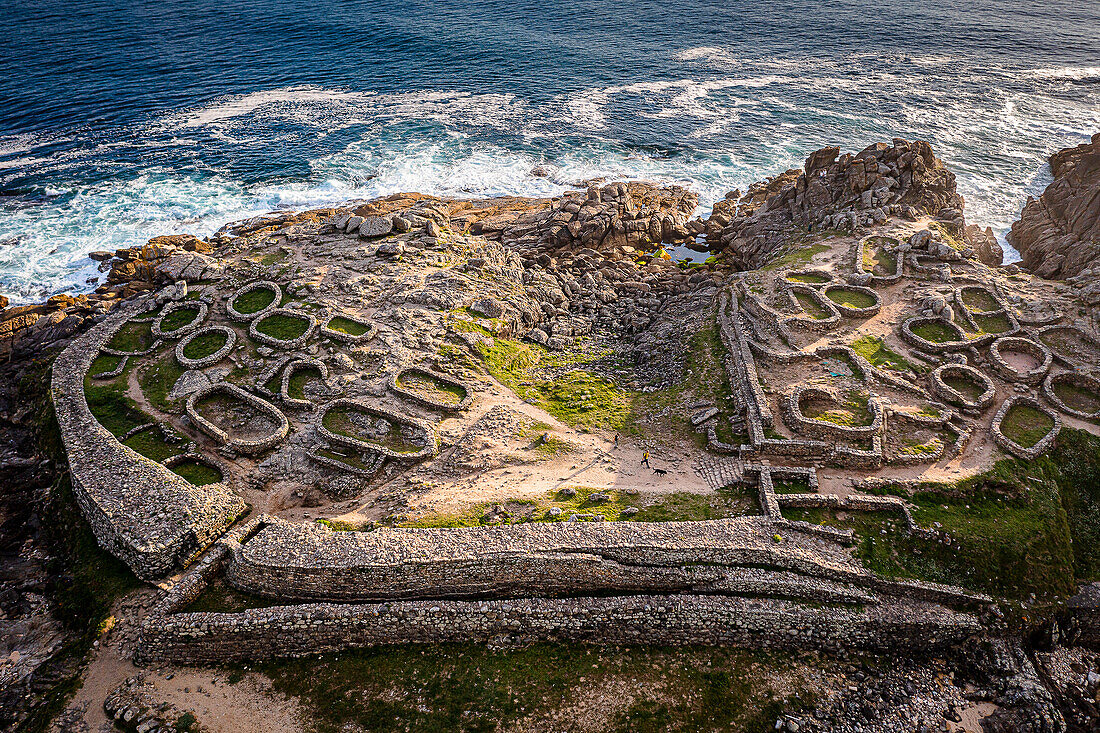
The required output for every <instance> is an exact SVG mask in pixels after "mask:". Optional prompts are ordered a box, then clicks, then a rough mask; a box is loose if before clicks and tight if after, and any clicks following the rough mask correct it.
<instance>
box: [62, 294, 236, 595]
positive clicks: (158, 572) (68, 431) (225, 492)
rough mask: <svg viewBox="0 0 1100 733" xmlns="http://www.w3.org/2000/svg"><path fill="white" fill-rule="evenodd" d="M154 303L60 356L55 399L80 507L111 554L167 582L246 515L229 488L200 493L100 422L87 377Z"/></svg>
mask: <svg viewBox="0 0 1100 733" xmlns="http://www.w3.org/2000/svg"><path fill="white" fill-rule="evenodd" d="M149 306H150V303H149V300H148V299H141V300H137V301H135V302H134V303H131V304H127V305H124V306H121V307H120V308H119V309H118V311H117V312H115V313H114V314H112V315H111V316H110V317H109V318H108V319H106V320H104V321H103V322H102V323H99V324H98V325H96V326H95V327H94V328H92V329H91V330H89V331H88V332H87V333H86V334H84V335H83V336H82V337H80V338H79V339H76V340H75V341H73V342H72V343H71V344H70V345H69V346H68V348H66V349H65V351H63V352H62V353H61V355H60V356H58V357H57V360H56V361H55V362H54V365H53V377H52V384H51V386H52V397H53V402H54V409H55V411H56V413H57V422H58V424H59V426H60V428H61V439H62V441H63V442H64V445H65V451H66V453H67V454H68V459H69V469H70V471H71V473H72V478H73V490H74V492H75V494H76V497H77V501H78V502H79V503H80V507H81V509H82V510H83V512H84V516H85V517H86V518H87V519H88V523H89V524H90V525H91V527H92V531H93V532H94V533H95V536H96V539H97V540H98V541H99V543H100V545H102V546H103V547H104V548H105V549H106V550H108V551H109V552H111V553H112V554H113V555H115V556H116V557H118V558H120V559H121V560H122V561H123V562H125V563H126V564H127V565H129V566H130V568H131V569H132V570H133V571H134V573H135V574H136V575H137V576H138V577H140V578H143V579H153V578H159V577H161V576H163V575H165V574H166V573H168V572H170V571H171V570H172V569H173V568H174V567H177V566H181V565H183V564H184V563H185V562H186V561H187V560H188V559H189V558H191V557H193V556H194V555H195V554H196V553H198V552H200V551H201V550H203V549H204V548H205V547H207V546H208V545H209V544H210V543H211V542H212V541H213V540H214V539H216V538H217V537H218V535H220V534H221V533H222V532H223V531H224V530H225V528H226V527H227V526H229V525H230V524H231V523H232V522H233V520H234V519H236V517H237V516H239V515H240V514H241V512H243V511H244V508H245V505H244V502H243V501H242V500H241V499H240V498H239V497H238V496H236V495H234V494H233V493H232V492H231V491H230V490H229V488H228V487H226V486H225V485H224V484H220V483H219V484H211V485H209V486H202V487H197V486H194V485H192V484H190V483H188V482H187V481H185V480H184V479H182V478H180V477H179V476H177V475H176V474H174V473H172V471H170V470H169V469H167V468H165V467H164V466H162V465H160V464H159V463H155V462H154V461H151V460H150V459H148V458H146V457H145V456H143V455H141V454H140V453H137V452H136V451H134V450H132V449H130V448H128V447H126V446H124V445H122V443H120V442H119V441H118V440H117V439H116V438H115V436H113V435H112V434H111V433H110V432H109V431H108V430H107V429H106V428H104V427H103V426H102V425H100V424H99V421H98V420H96V418H95V416H94V415H92V412H91V410H90V409H89V408H88V402H87V399H86V398H85V396H84V375H85V374H87V373H88V370H89V368H90V367H91V364H92V361H93V360H94V359H95V357H96V356H97V355H98V354H99V350H100V348H101V347H102V346H103V345H104V344H105V343H107V341H108V340H109V339H110V338H111V337H112V336H113V335H114V334H115V332H116V331H118V329H119V328H121V327H122V325H123V324H124V323H125V322H126V321H127V320H129V318H130V317H132V316H134V315H137V314H138V313H140V312H142V311H143V310H147V309H148V308H149Z"/></svg>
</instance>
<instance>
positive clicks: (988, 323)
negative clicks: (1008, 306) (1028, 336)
mask: <svg viewBox="0 0 1100 733" xmlns="http://www.w3.org/2000/svg"><path fill="white" fill-rule="evenodd" d="M972 317H973V319H974V324H975V325H977V327H978V328H979V329H981V332H982V333H1005V332H1007V331H1011V330H1012V324H1011V323H1010V322H1009V320H1008V318H1006V317H1005V316H1004V315H1003V314H1001V313H997V314H995V315H990V316H983V315H980V314H977V315H974V316H972Z"/></svg>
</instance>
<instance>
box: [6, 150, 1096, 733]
mask: <svg viewBox="0 0 1100 733" xmlns="http://www.w3.org/2000/svg"><path fill="white" fill-rule="evenodd" d="M1098 145H1100V141H1098V140H1097V139H1096V138H1094V140H1093V142H1092V143H1091V145H1084V146H1080V147H1078V148H1076V149H1072V150H1068V151H1062V152H1061V153H1058V154H1057V155H1055V156H1054V157H1053V158H1052V161H1051V166H1052V171H1053V173H1054V176H1055V181H1054V183H1053V184H1052V185H1051V186H1050V187H1049V188H1048V189H1047V191H1046V192H1045V193H1044V194H1043V196H1042V197H1041V198H1040V199H1039V200H1034V201H1029V202H1028V204H1027V206H1026V207H1025V209H1024V211H1023V214H1022V215H1021V220H1020V221H1019V222H1017V224H1016V225H1015V226H1014V227H1013V233H1012V239H1011V241H1012V242H1013V244H1014V246H1016V247H1017V248H1018V249H1019V250H1020V252H1021V254H1022V255H1023V257H1024V261H1023V263H1022V266H1021V265H1015V264H1008V265H1006V264H1003V253H1002V252H1001V248H1000V246H999V245H998V244H997V241H996V239H995V237H994V236H993V233H992V232H991V231H990V230H988V229H982V228H980V227H978V226H976V225H973V224H968V223H967V221H966V218H965V202H964V201H963V199H962V197H961V196H960V195H959V194H958V192H957V191H956V188H955V178H954V175H953V174H952V173H951V172H950V170H949V169H948V167H947V166H946V165H945V164H944V162H943V161H941V160H939V159H938V158H936V156H935V155H934V152H933V151H932V149H931V147H930V146H929V145H928V144H927V143H925V142H908V141H905V140H900V139H896V140H894V141H892V143H890V144H878V145H873V146H870V147H868V148H866V149H865V150H862V151H860V152H858V153H854V154H853V153H842V152H841V151H840V150H839V149H837V148H824V149H822V150H819V151H817V152H815V153H813V154H812V155H810V156H809V157H808V158H807V160H806V163H805V165H804V168H803V169H801V170H790V171H786V172H783V173H781V174H779V175H777V176H776V177H774V178H771V179H768V180H765V181H761V182H759V183H757V184H754V185H752V186H750V187H749V189H748V190H747V192H746V193H744V194H743V195H742V194H741V193H740V192H738V191H732V192H730V193H729V194H728V195H727V196H726V197H725V198H724V199H723V200H722V201H720V202H719V203H717V204H715V205H714V207H713V210H712V211H711V212H710V215H709V216H708V217H706V218H697V217H696V216H695V212H696V209H697V208H698V197H697V196H696V195H695V194H694V193H692V192H691V191H689V190H686V189H684V188H681V187H678V186H672V185H661V184H654V183H647V182H638V181H632V182H606V181H597V182H590V183H589V184H588V185H586V186H584V187H580V188H578V189H577V190H572V191H568V192H566V193H564V194H563V195H561V196H556V197H552V198H545V199H531V198H519V197H502V198H492V199H444V198H438V197H432V196H424V195H420V194H416V193H407V194H396V195H393V196H389V197H386V198H382V199H377V200H372V201H357V202H349V203H347V204H343V205H340V206H337V207H332V208H327V209H320V210H312V211H305V212H292V213H288V212H277V213H272V214H269V215H266V216H262V217H257V218H255V219H251V220H248V221H244V222H234V223H231V224H227V225H226V226H225V227H223V228H222V229H221V230H219V231H218V232H217V233H215V234H214V235H212V236H211V237H209V238H205V239H200V238H198V237H194V236H190V235H172V236H163V237H157V238H155V239H153V240H151V241H149V242H148V243H146V244H143V245H139V246H135V247H131V248H127V249H121V250H118V251H117V252H99V253H92V257H93V258H94V259H96V260H99V261H100V262H101V271H102V272H103V274H104V279H105V282H104V284H103V285H101V286H100V287H98V288H97V289H96V290H95V292H93V293H88V294H82V295H77V296H68V295H62V296H55V297H53V298H50V299H49V300H48V301H47V302H46V303H44V304H40V305H33V306H17V307H6V308H4V310H3V311H2V312H0V319H2V320H0V336H2V339H0V357H2V358H3V360H4V361H3V366H2V367H0V418H2V421H0V430H2V431H3V435H4V437H5V441H4V443H3V446H4V447H3V450H4V455H3V460H2V462H0V463H2V466H3V469H2V470H3V472H4V479H6V481H5V483H6V485H7V486H8V487H9V491H8V492H7V493H6V494H5V495H4V497H3V504H0V511H2V519H3V525H2V526H3V542H4V545H3V546H4V548H5V553H4V555H3V573H4V583H3V593H2V594H0V608H2V609H3V616H2V618H0V628H3V629H4V634H3V636H4V638H5V639H7V640H8V641H7V642H6V644H7V647H6V648H4V649H0V687H2V691H0V695H2V697H0V709H2V710H3V711H4V712H3V713H2V714H0V725H5V726H15V725H16V724H22V725H24V726H30V725H41V726H46V725H47V721H49V720H50V719H53V721H54V722H53V726H54V729H55V730H101V729H102V730H110V729H112V726H115V727H117V728H118V729H122V730H139V731H143V732H144V731H157V730H171V729H177V730H183V729H186V727H180V726H187V725H193V726H198V727H197V728H193V729H210V730H218V729H225V728H224V726H225V725H227V723H226V722H225V721H226V720H228V718H224V717H218V715H220V714H221V713H217V712H216V711H214V710H213V708H210V709H207V708H203V710H202V711H199V714H197V715H196V714H193V713H192V712H189V711H190V710H192V708H191V707H190V705H191V704H192V702H193V701H192V700H191V698H189V697H188V696H189V695H191V689H192V685H197V683H196V682H195V680H198V679H202V680H203V686H204V687H206V688H207V692H206V693H203V694H204V695H206V697H209V694H208V693H209V689H210V687H211V686H213V684H214V680H216V679H217V678H218V677H219V676H222V677H224V676H225V673H224V669H225V668H219V667H217V666H214V667H211V666H210V665H211V664H212V663H220V664H228V663H232V664H236V665H241V664H249V663H251V664H263V663H264V662H265V660H268V659H270V658H272V657H302V656H307V657H308V655H310V654H316V653H324V652H327V653H337V652H345V651H347V650H349V649H361V648H375V647H380V646H381V647H388V646H390V645H398V646H397V647H395V651H393V652H392V654H394V655H399V654H402V653H404V652H403V651H401V650H403V649H407V645H409V644H416V643H439V642H460V641H461V642H465V643H467V644H471V645H473V646H478V645H481V644H485V643H487V644H489V645H490V647H492V648H493V649H496V650H499V651H498V652H497V654H499V655H503V656H502V658H504V659H513V658H518V657H515V656H512V657H510V656H508V655H522V654H523V650H524V649H528V648H531V645H538V644H553V645H560V648H562V649H574V648H578V647H577V645H589V644H595V645H596V646H595V648H596V649H598V650H601V651H596V652H594V654H595V655H596V656H597V657H599V655H607V656H606V658H607V659H610V658H611V655H617V654H619V653H620V651H619V650H618V649H617V647H616V646H615V645H625V646H626V647H627V648H634V647H636V646H637V645H642V646H643V647H645V648H648V647H649V646H651V645H654V644H657V645H671V646H685V647H689V648H696V647H698V646H699V645H703V646H704V647H705V646H707V645H714V646H717V647H726V646H732V647H736V648H738V649H746V650H763V651H764V652H766V653H769V654H772V653H774V654H779V655H784V656H782V663H781V666H782V668H783V670H784V672H783V675H781V676H783V677H784V679H783V680H780V679H779V678H778V677H774V675H772V673H771V672H769V673H768V674H764V675H755V676H754V679H753V680H751V681H745V682H744V684H745V685H747V687H746V688H745V689H746V690H749V691H748V692H745V693H744V694H745V695H747V696H748V697H747V698H745V699H743V700H741V702H739V703H737V705H741V706H742V707H737V705H733V704H732V703H731V707H730V712H729V713H728V714H729V716H730V717H729V718H728V719H725V722H724V723H723V724H724V725H726V726H727V727H737V726H749V725H755V724H758V723H760V724H765V725H767V726H768V727H769V728H772V727H775V728H776V729H784V730H789V731H798V730H809V731H816V730H821V731H825V730H828V731H855V730H898V731H912V730H977V727H976V726H977V725H978V721H979V720H981V725H982V729H983V730H985V731H1036V732H1039V731H1042V732H1044V733H1045V732H1047V731H1065V730H1092V729H1095V724H1096V720H1097V719H1098V718H1097V705H1098V703H1097V695H1098V694H1100V657H1098V650H1100V641H1098V640H1100V610H1098V606H1100V604H1098V603H1097V601H1096V597H1097V595H1098V593H1097V591H1096V586H1095V585H1092V584H1093V583H1094V582H1096V581H1098V580H1100V556H1097V555H1096V554H1095V553H1096V546H1097V544H1096V543H1097V542H1100V535H1097V534H1096V531H1095V529H1094V528H1095V527H1096V526H1100V509H1098V508H1097V507H1100V437H1098V436H1100V333H1098V326H1100V319H1098V311H1097V305H1098V304H1100V297H1094V296H1095V294H1096V292H1100V291H1096V290H1095V287H1094V285H1095V280H1096V278H1095V277H1093V274H1092V273H1094V272H1095V271H1094V270H1093V269H1090V268H1093V267H1100V264H1097V259H1096V258H1097V254H1098V253H1100V239H1098V237H1097V232H1098V231H1100V209H1098V205H1097V202H1098V201H1100V194H1098V189H1097V184H1098V180H1100V165H1098V164H1097V161H1098V160H1100V151H1098V149H1097V146H1098ZM670 245H679V246H689V247H691V248H693V249H696V250H700V251H706V252H708V253H709V255H710V257H709V258H708V260H707V261H706V263H703V264H695V265H689V264H685V263H677V262H674V261H673V260H672V258H670V257H669V255H668V254H667V252H666V249H665V248H666V247H668V246H670ZM1056 279H1064V280H1067V282H1057V281H1056ZM555 648H557V647H555ZM590 648H591V647H589V649H590ZM612 649H615V651H612ZM372 653H373V652H372ZM379 653H382V652H379ZM456 653H459V652H456ZM461 653H465V652H461ZM563 653H573V652H563ZM592 653H593V652H591V651H583V652H577V654H582V655H587V654H592ZM630 653H637V654H652V652H650V651H637V652H630ZM663 653H664V652H662V654H663ZM697 653H698V652H696V651H686V650H685V651H684V652H683V654H684V655H685V656H684V657H683V658H684V659H688V658H692V657H691V655H693V654H697ZM748 653H755V652H746V654H748ZM395 658H396V657H395ZM616 658H617V657H616ZM648 658H649V657H647V659H648ZM753 659H754V660H755V661H753V662H752V664H756V665H762V666H763V668H767V669H769V670H773V671H774V670H778V669H779V666H775V665H777V664H779V663H778V662H774V660H773V663H771V664H773V666H772V667H768V664H770V663H769V662H766V661H761V660H762V659H764V658H763V657H760V658H755V657H754V658H753ZM308 663H309V662H308V661H307V662H296V664H308ZM327 663H328V662H326V664H327ZM662 663H664V662H662ZM739 663H740V662H739ZM288 664H289V663H288ZM708 664H709V662H708ZM190 665H200V666H198V667H193V666H190ZM583 666H584V667H587V668H592V667H596V668H599V667H600V665H599V664H596V665H592V664H591V662H587V663H586V664H585V665H583ZM645 666H649V665H648V664H647V665H645ZM653 668H654V669H659V668H660V665H659V664H657V663H654V665H653ZM234 669H235V670H237V671H236V672H234V673H233V674H232V675H230V676H231V677H233V676H235V675H242V676H245V677H247V683H248V685H250V687H249V688H248V689H249V690H250V691H249V692H243V691H240V690H238V691H234V692H231V693H226V694H228V696H227V697H225V703H224V704H225V705H226V706H228V707H234V706H236V707H240V706H241V705H244V704H246V703H247V704H248V705H251V704H256V705H261V704H263V705H266V704H270V702H271V700H272V699H274V698H273V697H272V695H271V694H270V690H269V689H268V688H267V687H265V685H270V684H271V682H270V680H271V679H276V678H278V679H282V680H283V681H284V682H285V677H279V673H277V672H272V671H271V670H269V672H268V673H265V674H268V676H263V675H260V674H258V673H256V672H254V671H249V672H247V673H245V672H244V671H242V670H244V669H248V668H247V667H244V668H240V667H234ZM608 669H610V667H609V668H608ZM727 673H728V674H735V670H724V671H723V674H727ZM598 674H599V675H605V674H606V675H608V676H600V677H598V679H599V683H598V684H606V685H608V686H609V687H608V688H607V689H619V693H618V694H613V695H608V694H607V692H606V689H604V690H603V691H600V692H599V694H598V695H596V694H595V693H592V692H591V690H592V689H594V684H593V683H590V682H586V681H585V679H584V678H580V679H578V680H574V681H572V682H571V683H570V684H569V685H568V687H569V688H570V690H571V691H570V692H569V693H568V694H566V695H565V697H563V700H565V701H566V702H564V703H563V705H572V706H574V708H575V710H576V711H580V713H581V714H579V715H569V714H565V713H563V712H562V710H561V709H551V708H550V707H547V706H546V705H545V704H543V703H539V704H535V703H534V702H533V703H532V705H534V708H535V709H532V710H530V711H525V712H524V714H523V715H520V713H519V712H518V711H514V712H512V713H508V714H507V715H506V716H504V717H500V718H495V719H494V720H495V724H500V725H501V726H504V725H505V724H507V725H512V726H513V727H515V728H517V729H525V730H550V729H554V730H558V729H568V730H602V729H606V728H608V727H609V726H611V725H612V723H613V722H614V721H619V722H620V723H621V722H622V720H625V719H626V718H623V717H622V716H627V717H628V718H629V716H630V715H640V714H641V713H640V712H638V711H640V710H642V709H645V708H647V706H648V707H652V706H651V705H650V703H649V698H650V697H652V696H654V695H656V696H658V697H660V696H661V695H666V696H667V695H668V694H669V691H668V690H667V689H664V688H662V687H661V685H662V684H663V683H661V682H660V681H659V679H658V677H659V675H658V674H657V673H655V674H654V675H652V677H653V678H652V679H649V678H647V677H646V675H645V674H641V675H640V677H637V678H633V681H632V682H631V683H630V688H629V689H630V690H632V691H631V692H630V693H623V692H622V689H623V688H622V686H623V685H625V684H626V682H625V677H616V676H615V673H612V672H610V671H606V672H605V671H603V670H601V671H600V672H599V673H598ZM660 674H661V675H663V674H664V672H660ZM177 675H179V678H178V679H177ZM586 675H589V676H591V677H592V679H597V673H596V672H595V670H592V671H589V672H586ZM321 676H322V677H323V675H321ZM757 677H758V678H759V679H756V678H757ZM79 679H82V680H83V689H81V690H80V691H74V690H75V687H76V681H77V680H79ZM184 679H186V680H189V682H186V683H184V682H182V681H181V680H184ZM737 679H738V680H740V678H737ZM765 679H767V680H770V681H769V682H768V685H770V687H767V689H765V688H763V687H759V685H757V683H758V682H760V681H761V680H765ZM206 680H210V681H209V682H207V681H206ZM738 684H741V682H739V683H738ZM754 685H757V686H754ZM595 686H596V687H598V685H595ZM615 686H619V688H615ZM242 689H243V688H242ZM311 689H314V688H311ZM601 689H602V688H601ZM184 690H186V692H184ZM264 690H268V691H267V692H264ZM314 691H315V689H314ZM590 693H591V694H590ZM196 694H197V693H196ZM387 694H390V693H387ZM672 694H674V695H677V694H680V693H678V692H676V691H675V690H673V691H672ZM723 694H724V693H723ZM349 697H352V695H350V694H349ZM765 698H766V700H765ZM320 699H321V698H320V697H315V698H314V697H310V695H309V694H306V693H305V692H302V697H301V700H300V704H301V706H302V710H301V711H299V712H300V713H301V714H302V715H306V716H308V715H321V716H323V715H331V714H334V713H333V711H332V710H331V709H325V710H322V709H321V707H318V706H317V705H316V701H317V700H320ZM746 699H749V700H751V701H752V704H751V705H748V704H745V700H746ZM233 701H235V702H233ZM757 703H759V704H757ZM765 703H766V704H765ZM203 704H204V705H212V704H213V703H209V702H205V703H203ZM417 704H419V705H420V706H421V708H422V710H421V712H423V709H429V710H430V709H431V707H432V705H433V704H434V703H433V701H432V700H431V699H430V698H429V699H421V700H420V701H419V702H418V703H417ZM402 705H403V703H402ZM402 705H397V704H396V703H395V708H394V710H397V711H399V712H397V713H394V715H396V716H398V717H400V715H402V714H404V713H403V712H400V711H404V710H405V708H404V707H402ZM631 705H634V706H635V707H630V706H631ZM311 706H312V707H311ZM322 707H323V706H322ZM750 707H752V708H757V709H754V710H752V711H750V710H749V708H750ZM196 709H197V708H196ZM410 709H411V708H410ZM204 711H205V712H204ZM762 711H766V713H764V712H762ZM59 713H60V714H59ZM485 714H486V715H487V716H488V717H489V718H493V716H494V715H504V714H503V713H501V712H500V711H499V710H493V711H488V712H486V713H485ZM754 715H755V716H757V717H752V716H754ZM204 716H205V717H204ZM508 716H511V717H508ZM563 716H564V717H563ZM616 716H619V717H616ZM762 716H763V717H762ZM215 720H216V721H219V722H212V721H215ZM326 720H328V718H326ZM563 721H564V722H563ZM343 722H344V723H347V722H349V721H347V720H345V721H343ZM250 724H251V723H250V722H249V721H248V720H247V719H245V720H243V721H242V720H237V722H235V723H233V727H235V728H238V729H240V730H250V728H248V725H250ZM203 726H206V727H203ZM216 726H223V727H221V728H219V727H216ZM1090 726H1092V727H1090ZM460 727H461V726H460ZM285 729H287V730H292V729H295V728H293V726H291V727H287V728H285Z"/></svg>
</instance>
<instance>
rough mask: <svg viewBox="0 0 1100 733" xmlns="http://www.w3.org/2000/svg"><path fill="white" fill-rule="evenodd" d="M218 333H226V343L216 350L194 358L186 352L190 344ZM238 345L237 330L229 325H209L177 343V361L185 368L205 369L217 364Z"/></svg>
mask: <svg viewBox="0 0 1100 733" xmlns="http://www.w3.org/2000/svg"><path fill="white" fill-rule="evenodd" d="M217 333H221V334H225V343H224V344H222V345H221V346H220V347H218V349H217V350H216V351H214V352H212V353H209V354H206V355H205V356H200V357H194V358H193V357H189V356H187V354H186V352H187V347H188V346H190V345H191V344H192V343H195V342H196V341H199V343H202V341H201V339H204V338H205V337H207V336H212V335H214V334H217ZM236 345H237V332H236V331H234V330H233V329H232V328H230V327H229V326H207V327H206V328H202V329H199V330H198V331H195V332H194V333H192V334H191V335H190V336H187V337H185V338H183V339H182V340H181V341H179V342H178V343H177V344H176V361H178V362H179V363H180V366H182V367H183V368H185V369H203V368H205V367H208V366H211V365H212V364H217V363H218V362H219V361H221V360H222V359H224V358H225V357H227V356H229V352H231V351H232V350H233V347H234V346H236Z"/></svg>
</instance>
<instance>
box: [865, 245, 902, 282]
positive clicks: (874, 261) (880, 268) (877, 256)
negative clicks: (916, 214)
mask: <svg viewBox="0 0 1100 733" xmlns="http://www.w3.org/2000/svg"><path fill="white" fill-rule="evenodd" d="M863 269H864V271H865V272H870V273H873V274H875V275H880V276H884V277H889V276H890V275H895V274H897V271H898V258H897V256H896V255H894V254H893V253H892V252H887V251H886V248H885V247H883V246H882V245H881V244H880V243H877V242H875V240H870V241H868V242H867V243H866V244H864V246H863Z"/></svg>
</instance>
